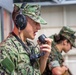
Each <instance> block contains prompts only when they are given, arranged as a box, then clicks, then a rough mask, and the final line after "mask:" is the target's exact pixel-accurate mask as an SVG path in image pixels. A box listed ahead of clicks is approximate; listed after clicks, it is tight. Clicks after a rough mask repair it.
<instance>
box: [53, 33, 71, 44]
mask: <svg viewBox="0 0 76 75" xmlns="http://www.w3.org/2000/svg"><path fill="white" fill-rule="evenodd" d="M64 40H67V42H68V43H69V42H70V41H69V40H68V39H67V38H66V37H65V36H63V35H61V34H55V35H54V41H55V42H56V43H58V44H59V43H61V42H62V41H64Z"/></svg>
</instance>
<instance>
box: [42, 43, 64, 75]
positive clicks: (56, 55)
mask: <svg viewBox="0 0 76 75" xmlns="http://www.w3.org/2000/svg"><path fill="white" fill-rule="evenodd" d="M53 61H58V63H59V64H60V66H62V65H63V62H64V59H63V56H62V54H61V53H60V52H59V51H58V49H57V48H56V46H55V43H53V44H52V49H51V54H50V56H49V59H48V63H50V62H53ZM48 63H47V67H46V69H45V71H44V73H43V74H42V75H53V74H52V71H51V70H52V68H53V67H54V66H53V65H51V70H49V68H48ZM54 65H56V64H54Z"/></svg>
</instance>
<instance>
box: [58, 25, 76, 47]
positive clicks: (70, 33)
mask: <svg viewBox="0 0 76 75" xmlns="http://www.w3.org/2000/svg"><path fill="white" fill-rule="evenodd" d="M75 33H76V31H74V30H73V29H71V28H70V27H68V26H63V28H62V29H61V30H60V32H59V34H61V35H62V36H64V37H66V38H67V39H68V40H69V41H70V43H71V44H72V46H73V47H75V48H76V42H75V40H76V36H75Z"/></svg>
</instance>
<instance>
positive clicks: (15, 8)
mask: <svg viewBox="0 0 76 75" xmlns="http://www.w3.org/2000/svg"><path fill="white" fill-rule="evenodd" d="M19 10H20V8H19V7H18V6H16V5H14V9H13V12H12V19H13V20H14V19H15V16H16V15H17V14H18V12H19Z"/></svg>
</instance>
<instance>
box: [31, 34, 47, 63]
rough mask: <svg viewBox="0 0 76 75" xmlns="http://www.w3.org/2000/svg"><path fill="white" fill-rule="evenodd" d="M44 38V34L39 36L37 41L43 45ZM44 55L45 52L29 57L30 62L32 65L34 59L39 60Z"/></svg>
mask: <svg viewBox="0 0 76 75" xmlns="http://www.w3.org/2000/svg"><path fill="white" fill-rule="evenodd" d="M45 38H47V37H46V36H45V35H44V34H42V35H40V36H39V37H38V40H39V41H40V42H41V43H42V44H45V43H46V41H45ZM44 54H45V52H41V53H39V54H32V55H30V61H32V62H31V63H32V64H33V63H34V62H35V60H36V59H38V58H40V57H41V56H43V55H44Z"/></svg>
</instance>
